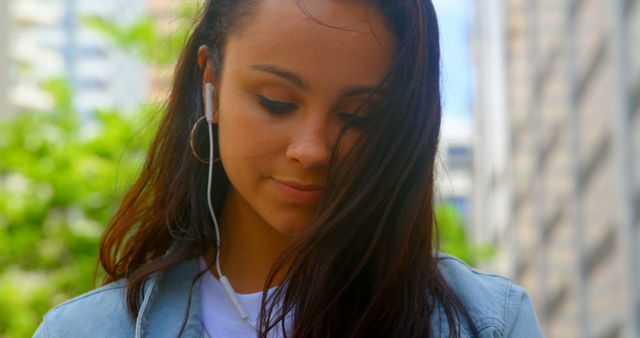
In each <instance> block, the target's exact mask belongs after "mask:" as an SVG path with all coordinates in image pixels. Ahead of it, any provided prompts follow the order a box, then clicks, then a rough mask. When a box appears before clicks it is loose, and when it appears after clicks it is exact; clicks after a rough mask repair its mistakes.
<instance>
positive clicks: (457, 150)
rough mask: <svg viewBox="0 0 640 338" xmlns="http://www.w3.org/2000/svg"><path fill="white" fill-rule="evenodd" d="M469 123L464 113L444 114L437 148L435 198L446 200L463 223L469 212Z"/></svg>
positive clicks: (470, 149)
mask: <svg viewBox="0 0 640 338" xmlns="http://www.w3.org/2000/svg"><path fill="white" fill-rule="evenodd" d="M471 141H472V139H471V125H470V121H469V119H468V118H466V117H455V115H451V114H449V115H447V114H445V118H444V119H443V121H442V135H441V142H440V149H439V152H438V170H437V176H436V177H437V183H436V186H437V187H438V189H439V191H438V194H437V197H438V202H445V203H449V204H451V205H453V206H455V207H456V209H457V210H458V211H459V212H460V214H461V216H462V218H463V219H464V221H465V224H469V221H470V216H471V198H472V195H471V183H472V180H471V175H472V174H473V148H472V142H471Z"/></svg>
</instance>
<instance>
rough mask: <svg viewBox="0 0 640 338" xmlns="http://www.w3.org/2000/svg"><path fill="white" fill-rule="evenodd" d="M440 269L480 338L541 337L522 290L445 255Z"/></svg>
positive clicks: (442, 257)
mask: <svg viewBox="0 0 640 338" xmlns="http://www.w3.org/2000/svg"><path fill="white" fill-rule="evenodd" d="M438 267H439V269H440V271H441V273H442V274H443V276H444V278H445V280H446V281H447V283H448V284H449V286H450V287H451V288H452V289H453V291H454V292H455V293H456V295H457V296H458V298H459V299H460V301H461V302H462V304H463V305H464V307H465V309H466V310H467V312H468V313H469V316H470V319H471V321H472V324H473V325H474V327H475V329H476V330H477V331H478V334H479V337H542V332H541V330H540V325H539V323H538V320H537V318H536V316H535V312H534V310H533V306H532V304H531V301H530V299H529V296H528V295H527V292H526V290H524V289H523V288H522V287H520V286H518V285H516V284H514V283H512V282H511V280H509V279H508V278H505V277H502V276H499V275H495V274H489V273H485V272H481V271H479V270H476V269H474V268H471V267H469V266H468V265H467V264H465V263H464V262H462V261H461V260H459V259H458V258H455V257H452V256H449V255H445V254H438ZM466 331H469V332H470V331H471V330H466Z"/></svg>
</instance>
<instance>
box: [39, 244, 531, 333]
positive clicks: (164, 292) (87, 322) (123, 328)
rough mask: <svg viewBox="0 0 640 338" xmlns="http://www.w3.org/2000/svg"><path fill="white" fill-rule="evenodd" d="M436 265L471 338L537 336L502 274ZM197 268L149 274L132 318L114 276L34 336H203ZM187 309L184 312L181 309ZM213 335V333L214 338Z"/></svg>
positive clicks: (49, 317)
mask: <svg viewBox="0 0 640 338" xmlns="http://www.w3.org/2000/svg"><path fill="white" fill-rule="evenodd" d="M439 268H440V269H441V271H442V273H443V275H444V277H445V279H446V280H447V282H448V283H449V285H450V286H451V287H452V288H453V290H455V292H456V294H457V295H458V297H459V299H460V300H461V302H462V303H463V304H464V305H465V306H466V309H467V310H468V312H469V315H470V317H471V321H472V323H473V325H474V326H475V328H476V331H477V333H478V336H477V337H480V338H485V337H486V338H488V337H492V338H493V337H522V338H536V337H542V332H541V329H540V325H539V323H538V320H537V318H536V315H535V313H534V311H533V307H532V305H531V302H530V300H529V297H528V296H527V293H526V292H525V291H524V290H523V289H522V288H521V287H519V286H517V285H515V284H512V283H511V281H509V280H508V279H506V278H503V277H500V276H496V275H491V274H486V273H482V272H479V271H477V270H474V269H472V268H470V267H469V266H467V265H466V264H464V263H463V262H461V261H460V260H458V259H456V258H454V257H451V256H446V255H440V256H439ZM198 270H199V263H198V260H192V261H185V262H183V263H181V264H179V265H178V266H176V267H174V268H172V269H171V270H169V271H168V272H165V273H162V274H159V275H156V276H154V277H151V278H150V279H149V280H148V281H147V283H146V284H145V288H144V298H143V301H142V303H141V306H140V310H139V312H138V316H137V318H138V319H137V320H136V321H135V322H133V321H132V320H131V319H130V317H129V315H128V313H127V307H126V302H125V293H126V282H125V281H124V280H120V281H117V282H114V283H111V284H108V285H105V286H103V287H101V288H98V289H96V290H93V291H90V292H88V293H85V294H83V295H80V296H78V297H76V298H73V299H71V300H69V301H67V302H65V303H63V304H61V305H58V306H56V307H55V308H53V309H51V310H50V311H49V312H48V313H47V314H46V315H45V316H44V319H43V321H42V323H41V324H40V326H39V327H38V330H37V331H36V332H35V335H34V337H37V338H43V337H51V338H53V337H56V338H57V337H65V338H73V337H96V338H98V337H135V338H142V337H153V338H164V337H167V338H169V337H171V338H174V337H177V336H178V333H179V331H180V327H181V325H182V323H183V320H184V319H185V315H186V314H188V316H187V318H186V326H185V328H184V331H183V333H182V337H185V338H202V337H206V335H205V330H204V328H203V325H202V322H201V319H200V297H199V292H198V290H199V283H195V284H194V286H193V290H191V297H189V290H190V288H191V281H192V280H193V277H194V276H195V275H196V274H197V272H198ZM187 309H189V311H186V310H187ZM460 326H461V332H460V336H462V337H473V335H472V332H473V331H472V330H471V329H470V328H469V326H468V325H467V324H466V323H460ZM431 327H432V328H433V329H434V330H436V331H434V333H433V334H432V336H433V337H441V336H447V335H448V334H443V332H444V333H448V326H447V320H446V318H445V317H444V315H443V311H442V309H441V308H440V311H436V312H435V314H434V316H433V318H432V324H431ZM214 338H217V337H214Z"/></svg>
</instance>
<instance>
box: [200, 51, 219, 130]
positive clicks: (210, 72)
mask: <svg viewBox="0 0 640 338" xmlns="http://www.w3.org/2000/svg"><path fill="white" fill-rule="evenodd" d="M198 67H200V69H201V70H202V72H203V73H202V93H201V94H200V96H201V98H202V103H203V107H206V102H205V101H206V99H207V93H206V88H207V86H206V85H207V83H210V84H211V85H213V88H214V93H213V95H212V96H213V98H212V99H213V102H211V104H212V105H213V120H212V123H213V124H218V118H219V114H218V95H217V93H218V89H217V86H216V83H215V78H216V77H215V74H216V73H215V72H216V69H215V65H214V64H213V58H212V57H211V54H210V53H209V47H207V46H206V45H202V46H200V47H199V48H198Z"/></svg>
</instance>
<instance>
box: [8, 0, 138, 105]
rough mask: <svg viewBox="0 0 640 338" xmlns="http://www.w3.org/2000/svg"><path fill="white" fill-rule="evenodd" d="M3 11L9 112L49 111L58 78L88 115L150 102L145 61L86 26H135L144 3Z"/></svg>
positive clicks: (23, 2) (25, 1)
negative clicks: (94, 20) (48, 87)
mask: <svg viewBox="0 0 640 338" xmlns="http://www.w3.org/2000/svg"><path fill="white" fill-rule="evenodd" d="M0 6H2V8H0V12H1V13H2V14H0V15H1V16H3V18H2V20H0V21H2V24H0V25H2V27H0V35H2V37H0V53H2V55H1V56H0V65H2V67H1V68H3V69H4V70H6V71H7V72H8V74H7V75H5V78H4V81H2V80H1V79H0V81H2V84H0V90H2V93H7V94H6V95H3V97H4V96H7V99H8V102H7V103H6V104H4V105H2V107H9V108H3V109H12V110H23V109H27V110H28V109H47V108H48V107H50V106H51V105H52V104H53V99H52V97H51V95H49V94H48V93H47V92H46V91H45V90H44V89H43V86H42V85H43V83H44V82H45V81H46V80H48V79H52V78H65V79H66V80H68V82H69V84H70V85H71V88H72V89H73V91H74V97H73V104H74V106H75V107H76V108H77V109H78V110H79V111H80V112H82V113H87V112H90V111H93V110H95V109H99V108H109V107H115V108H121V109H127V108H132V107H135V106H136V105H137V104H138V103H140V102H141V101H142V100H143V99H144V98H145V97H146V94H147V90H148V89H147V87H148V85H147V81H146V80H145V76H144V75H145V74H144V67H143V65H142V64H141V63H140V61H138V60H136V59H135V58H134V57H131V56H129V55H126V54H125V53H123V52H122V51H120V50H119V49H118V48H116V47H114V46H113V45H112V44H111V43H110V42H109V41H107V39H105V38H104V37H103V36H102V35H100V34H99V33H97V32H96V31H95V30H93V29H91V28H89V27H88V26H87V25H85V24H84V23H83V20H84V19H85V18H87V17H89V16H98V17H101V18H103V19H106V20H109V21H115V22H118V23H126V22H130V21H132V20H134V19H135V18H136V17H138V16H139V15H140V14H141V13H142V10H143V9H144V7H143V5H142V4H141V3H140V2H131V1H125V0H115V1H91V0H20V1H17V0H9V1H2V4H1V5H0ZM3 41H7V42H6V44H5V46H6V47H7V48H6V49H3V48H2V47H1V46H2V42H3ZM2 62H3V63H4V64H1V63H2ZM0 75H3V74H2V73H0ZM0 102H1V101H0Z"/></svg>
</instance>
